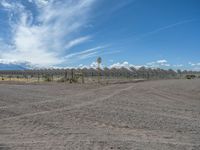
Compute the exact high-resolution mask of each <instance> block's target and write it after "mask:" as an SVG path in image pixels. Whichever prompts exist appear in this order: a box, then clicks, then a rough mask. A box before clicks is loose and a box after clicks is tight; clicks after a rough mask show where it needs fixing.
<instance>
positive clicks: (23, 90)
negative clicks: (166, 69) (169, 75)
mask: <svg viewBox="0 0 200 150" xmlns="http://www.w3.org/2000/svg"><path fill="white" fill-rule="evenodd" d="M66 149H67V150H68V149H69V150H79V149H80V150H82V149H84V150H87V149H91V150H95V149H96V150H109V149H115V150H132V149H133V150H134V149H135V150H143V149H148V150H199V149H200V80H199V79H194V80H186V79H180V80H175V79H174V80H173V79H172V80H157V81H145V82H138V83H127V84H112V85H97V84H64V83H38V84H31V83H30V84H23V83H20V84H18V83H9V84H8V83H6V82H2V83H0V150H66Z"/></svg>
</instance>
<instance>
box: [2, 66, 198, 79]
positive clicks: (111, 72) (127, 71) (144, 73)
mask: <svg viewBox="0 0 200 150" xmlns="http://www.w3.org/2000/svg"><path fill="white" fill-rule="evenodd" d="M199 73H200V72H197V71H187V70H185V71H181V70H177V71H174V70H172V69H169V70H164V69H160V68H156V69H152V68H145V67H141V68H139V69H136V68H134V67H130V68H125V67H122V68H107V67H106V68H103V69H100V68H99V69H95V68H82V69H80V68H79V69H40V70H24V71H20V70H9V71H8V70H7V71H3V70H2V71H0V75H1V77H3V76H9V77H18V78H21V77H24V78H32V77H36V78H42V77H52V78H53V77H55V76H56V77H63V78H65V79H67V78H72V79H73V78H74V77H75V76H80V75H81V76H83V77H97V76H100V77H101V78H121V77H122V78H144V79H166V78H180V77H184V76H185V75H188V74H199Z"/></svg>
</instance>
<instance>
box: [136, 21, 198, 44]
mask: <svg viewBox="0 0 200 150" xmlns="http://www.w3.org/2000/svg"><path fill="white" fill-rule="evenodd" d="M193 21H196V19H189V20H183V21H179V22H176V23H173V24H170V25H166V26H163V27H160V28H157V29H155V30H153V31H150V32H147V33H144V34H141V35H140V36H139V37H138V38H137V40H140V39H143V38H145V37H148V36H151V35H154V34H157V33H159V32H161V31H165V30H167V29H171V28H174V27H177V26H180V25H183V24H186V23H190V22H193Z"/></svg>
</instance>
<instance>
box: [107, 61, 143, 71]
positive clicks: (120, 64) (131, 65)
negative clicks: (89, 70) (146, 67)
mask: <svg viewBox="0 0 200 150" xmlns="http://www.w3.org/2000/svg"><path fill="white" fill-rule="evenodd" d="M122 67H124V68H127V69H129V68H130V67H134V68H140V67H142V66H140V65H133V64H129V62H127V61H124V62H122V63H120V62H118V63H114V64H112V65H110V66H109V68H122Z"/></svg>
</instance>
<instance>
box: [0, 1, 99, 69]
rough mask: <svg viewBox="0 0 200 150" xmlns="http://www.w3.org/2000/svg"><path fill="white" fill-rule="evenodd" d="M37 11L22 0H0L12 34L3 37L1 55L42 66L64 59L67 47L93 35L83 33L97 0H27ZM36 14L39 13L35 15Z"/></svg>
mask: <svg viewBox="0 0 200 150" xmlns="http://www.w3.org/2000/svg"><path fill="white" fill-rule="evenodd" d="M28 1H29V3H30V4H31V5H33V6H35V8H36V10H37V13H36V12H32V11H30V10H29V9H28V8H27V7H25V6H24V5H23V3H21V2H20V1H6V0H0V4H1V7H2V8H4V9H5V11H6V12H7V13H8V14H9V18H8V21H9V24H10V31H11V34H12V35H11V37H12V39H10V41H9V42H8V43H7V42H5V40H1V42H0V44H1V48H0V52H1V54H0V59H3V60H10V61H11V60H12V61H15V62H18V61H19V62H22V61H24V62H30V63H32V64H36V65H40V66H55V65H58V64H60V63H63V62H64V61H65V59H66V58H68V57H69V55H66V56H63V55H64V54H65V53H66V50H68V51H69V49H71V48H72V47H75V46H77V45H79V44H82V43H85V42H87V41H88V40H89V39H90V38H91V36H90V35H85V36H80V34H79V33H80V31H81V30H82V28H83V26H84V25H85V24H87V21H88V17H89V15H90V14H89V12H90V11H91V9H92V6H93V4H94V3H95V1H96V0H84V1H83V0H77V1H71V0H64V1H63V0H61V1H56V0H28ZM36 14H37V15H36Z"/></svg>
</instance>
